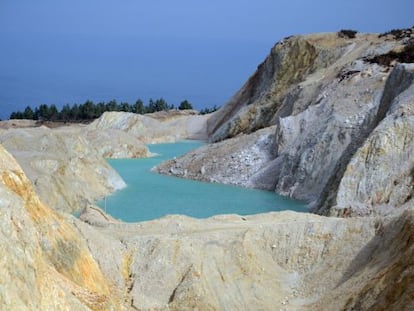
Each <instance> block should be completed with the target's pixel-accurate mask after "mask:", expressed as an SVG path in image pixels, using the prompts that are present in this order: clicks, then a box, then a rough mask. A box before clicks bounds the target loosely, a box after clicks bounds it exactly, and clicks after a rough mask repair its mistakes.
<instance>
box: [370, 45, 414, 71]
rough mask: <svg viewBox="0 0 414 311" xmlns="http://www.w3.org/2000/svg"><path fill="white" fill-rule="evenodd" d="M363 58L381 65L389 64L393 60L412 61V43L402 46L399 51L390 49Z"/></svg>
mask: <svg viewBox="0 0 414 311" xmlns="http://www.w3.org/2000/svg"><path fill="white" fill-rule="evenodd" d="M365 60H366V61H368V62H370V63H376V64H379V65H382V66H389V65H390V64H391V63H392V62H393V61H398V62H400V63H414V44H408V45H406V46H404V48H403V50H402V51H400V52H395V51H390V52H388V53H385V54H381V55H377V56H374V57H372V58H366V59H365Z"/></svg>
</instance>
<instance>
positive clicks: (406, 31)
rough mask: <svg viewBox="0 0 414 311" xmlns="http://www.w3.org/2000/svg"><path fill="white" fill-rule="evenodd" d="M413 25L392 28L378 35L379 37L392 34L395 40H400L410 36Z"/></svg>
mask: <svg viewBox="0 0 414 311" xmlns="http://www.w3.org/2000/svg"><path fill="white" fill-rule="evenodd" d="M413 29H414V26H413V27H411V28H401V29H392V30H390V31H387V32H384V33H381V34H379V35H378V37H379V38H381V37H387V36H392V37H393V38H394V39H395V40H400V39H404V38H410V37H411V34H412V33H413Z"/></svg>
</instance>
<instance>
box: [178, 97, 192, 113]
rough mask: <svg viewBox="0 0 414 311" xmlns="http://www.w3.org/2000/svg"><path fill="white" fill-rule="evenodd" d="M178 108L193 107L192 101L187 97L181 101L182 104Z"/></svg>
mask: <svg viewBox="0 0 414 311" xmlns="http://www.w3.org/2000/svg"><path fill="white" fill-rule="evenodd" d="M178 109H180V110H185V109H193V105H191V103H190V102H189V101H188V100H186V99H185V100H183V101H182V102H181V103H180V106H178Z"/></svg>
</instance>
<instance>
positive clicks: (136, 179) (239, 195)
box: [98, 141, 307, 222]
mask: <svg viewBox="0 0 414 311" xmlns="http://www.w3.org/2000/svg"><path fill="white" fill-rule="evenodd" d="M201 144H202V143H201V142H195V141H185V142H180V143H175V144H157V145H150V146H149V148H150V150H151V152H153V153H157V154H158V156H155V157H152V158H146V159H110V160H108V162H109V164H110V165H111V166H112V167H113V168H114V169H116V170H117V172H118V173H119V174H120V175H121V176H122V178H123V179H124V180H125V182H126V183H127V187H126V188H124V189H122V190H120V191H118V192H116V193H115V194H113V195H111V196H108V197H107V198H106V203H105V200H102V201H100V202H98V205H99V206H100V207H101V208H103V209H105V208H106V211H107V212H108V213H109V214H110V215H112V216H113V217H115V218H117V219H121V220H123V221H126V222H136V221H143V220H151V219H155V218H159V217H162V216H165V215H168V214H184V215H187V216H192V217H196V218H206V217H210V216H213V215H218V214H239V215H250V214H257V213H264V212H270V211H280V210H287V209H288V210H294V211H302V212H305V211H307V209H306V206H305V204H304V203H303V202H299V201H294V200H290V199H287V198H284V197H281V196H278V195H277V194H275V193H272V192H267V191H260V190H252V189H245V188H240V187H235V186H229V185H222V184H214V183H205V182H198V181H193V180H187V179H181V178H177V177H172V176H165V175H159V174H156V173H153V172H151V171H150V169H151V168H152V167H154V166H155V165H157V164H159V163H160V162H162V161H164V160H166V159H171V158H173V157H175V156H179V155H181V154H184V153H186V152H188V151H190V150H192V149H195V148H197V147H199V146H201Z"/></svg>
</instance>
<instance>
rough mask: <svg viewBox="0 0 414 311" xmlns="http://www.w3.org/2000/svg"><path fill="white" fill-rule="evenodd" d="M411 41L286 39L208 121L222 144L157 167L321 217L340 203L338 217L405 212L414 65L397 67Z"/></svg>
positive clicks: (408, 56)
mask: <svg viewBox="0 0 414 311" xmlns="http://www.w3.org/2000/svg"><path fill="white" fill-rule="evenodd" d="M413 40H414V35H413V31H412V29H408V30H407V31H406V32H405V34H404V36H401V37H393V36H391V35H390V36H385V37H384V36H378V35H373V34H359V35H357V36H356V38H346V37H345V38H344V37H340V36H338V35H337V34H318V35H308V36H298V37H291V38H287V39H285V40H283V41H282V42H279V43H278V44H276V46H275V47H274V48H273V49H272V50H271V52H270V55H269V56H268V58H267V59H266V60H265V62H264V63H263V64H261V65H260V66H259V67H258V69H257V71H256V72H255V73H254V75H253V76H252V77H251V78H250V79H249V81H248V82H247V83H246V84H245V85H244V86H243V87H242V88H241V90H240V91H239V92H238V93H237V94H236V95H235V96H234V97H233V99H232V100H230V102H229V103H227V104H226V105H225V106H224V107H223V108H222V109H220V110H219V111H218V112H216V113H215V114H214V115H213V116H212V117H211V118H210V119H209V120H208V131H209V134H210V139H211V141H213V142H214V141H221V140H224V142H223V143H213V144H210V145H208V146H206V147H204V148H202V149H200V150H199V151H195V152H192V153H190V154H188V155H187V156H185V157H183V158H180V159H176V160H174V161H170V162H168V163H165V164H163V165H161V166H160V167H158V168H157V171H159V172H162V173H166V174H173V175H177V176H186V177H189V178H195V179H202V180H209V181H218V182H226V183H233V184H239V185H243V186H247V187H254V188H263V189H269V190H273V191H276V192H278V193H280V194H282V195H287V196H290V197H293V198H296V199H300V200H305V201H307V202H309V204H310V206H311V207H312V208H313V210H314V211H316V212H317V213H321V214H329V213H330V212H331V211H330V209H331V207H333V206H335V212H333V211H332V212H333V213H336V214H337V213H345V214H349V213H353V214H370V213H385V214H386V213H388V212H390V210H394V209H395V208H398V207H400V206H403V205H404V204H405V203H407V202H408V201H409V200H411V197H412V196H411V173H410V172H411V170H412V169H411V164H410V161H405V160H404V159H405V158H407V157H408V156H407V154H408V153H409V152H410V151H409V150H410V148H411V147H412V144H411V143H410V135H411V134H410V133H411V128H410V122H411V121H410V115H411V109H412V108H411V106H412V102H413V96H414V95H413V78H412V75H413V67H412V65H410V64H400V62H401V61H402V60H404V61H411V62H414V56H413V55H414V52H413V48H412V46H413ZM270 126H273V128H272V127H270ZM261 128H263V130H261V132H259V131H257V130H258V129H261ZM260 133H262V134H260ZM264 133H266V134H264ZM246 142H248V143H246ZM263 142H266V143H263ZM252 146H255V147H254V148H252ZM367 157H369V159H366V158H367ZM218 159H221V160H220V161H218ZM379 163H382V164H379ZM391 163H393V164H391ZM348 164H349V166H348ZM378 165H380V168H379V167H378ZM397 166H398V167H397ZM356 171H358V173H356ZM380 180H382V181H381V182H380V183H378V182H379V181H380ZM384 187H385V188H384ZM384 189H388V190H386V192H385V193H384V192H383V190H384ZM384 207H385V208H384Z"/></svg>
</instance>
